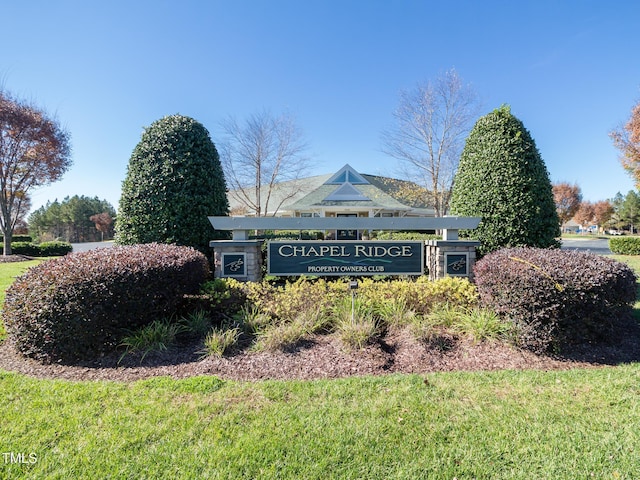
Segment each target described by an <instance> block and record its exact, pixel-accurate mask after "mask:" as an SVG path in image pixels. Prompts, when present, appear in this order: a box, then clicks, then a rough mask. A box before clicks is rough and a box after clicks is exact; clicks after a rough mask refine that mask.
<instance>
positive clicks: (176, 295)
mask: <svg viewBox="0 0 640 480" xmlns="http://www.w3.org/2000/svg"><path fill="white" fill-rule="evenodd" d="M208 273H209V267H208V262H207V259H206V257H205V256H204V255H203V254H202V253H200V252H198V251H197V250H195V249H193V248H190V247H180V246H175V245H165V244H144V245H133V246H126V247H114V248H107V249H98V250H92V251H89V252H81V253H72V254H69V255H66V256H65V257H61V258H58V259H54V260H49V261H46V262H43V263H41V264H39V265H37V266H35V267H33V268H32V269H30V270H28V271H27V272H26V273H25V274H23V275H22V276H20V277H18V278H17V279H16V281H15V282H14V283H13V284H12V285H11V287H9V289H8V290H7V293H6V297H5V304H4V309H3V320H4V323H5V325H6V327H7V332H8V334H9V338H10V340H11V341H12V342H13V344H14V345H15V346H16V348H17V350H18V351H19V352H21V353H22V354H23V355H25V356H28V357H32V358H35V359H37V360H40V361H42V362H47V363H48V362H54V361H60V362H76V361H79V360H91V359H94V358H96V357H98V356H100V355H102V354H105V353H108V352H110V351H112V350H114V349H115V348H116V347H117V346H118V345H119V344H120V343H121V340H122V339H123V337H124V336H125V335H127V334H129V332H131V331H134V330H136V329H138V328H141V327H144V326H146V325H149V324H151V323H152V322H153V321H154V320H156V319H158V318H167V317H170V316H171V315H173V314H174V313H175V311H176V309H177V307H178V305H179V304H180V303H181V302H182V299H183V297H184V295H185V294H194V293H197V292H198V290H199V288H200V286H201V285H202V283H203V282H204V281H205V279H206V277H207V275H208Z"/></svg>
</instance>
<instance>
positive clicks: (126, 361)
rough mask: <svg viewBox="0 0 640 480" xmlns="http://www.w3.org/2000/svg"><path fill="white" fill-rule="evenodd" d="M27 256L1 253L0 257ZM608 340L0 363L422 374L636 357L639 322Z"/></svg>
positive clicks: (47, 372) (8, 348) (129, 370)
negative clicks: (560, 345) (546, 350)
mask: <svg viewBox="0 0 640 480" xmlns="http://www.w3.org/2000/svg"><path fill="white" fill-rule="evenodd" d="M24 260H30V258H29V257H25V256H22V255H10V256H6V257H4V256H0V262H11V261H24ZM614 337H615V338H613V337H612V338H611V339H609V340H608V341H605V342H601V343H588V344H580V345H571V346H568V347H566V348H565V351H564V352H563V353H562V354H561V355H536V354H534V353H532V352H529V351H526V350H521V349H518V348H515V347H513V346H510V345H506V344H503V343H499V342H488V341H485V342H473V341H471V340H467V339H455V338H440V339H438V340H437V341H435V342H432V343H430V344H425V343H422V342H419V341H417V340H415V339H414V338H413V337H412V336H411V334H410V333H409V332H408V331H407V329H391V330H390V331H388V332H387V333H386V334H385V335H384V336H383V337H382V338H380V339H379V340H378V341H377V342H375V343H373V344H371V345H368V346H367V347H365V348H363V349H360V350H348V349H345V347H344V345H343V344H342V342H341V341H340V340H339V339H338V338H337V337H336V336H335V335H312V336H310V337H309V338H307V339H305V340H303V341H301V342H298V344H296V345H294V346H292V347H290V348H288V349H286V350H283V351H276V352H248V351H246V350H238V351H235V352H233V351H232V352H230V353H229V354H227V355H225V356H224V357H222V358H216V357H206V358H203V357H202V354H201V353H200V352H201V351H202V349H203V343H202V341H200V342H192V343H189V344H182V345H178V346H174V347H171V348H169V349H168V350H166V351H163V352H151V353H149V354H147V355H146V356H145V357H144V358H142V355H141V354H129V355H126V356H125V357H124V358H123V359H122V361H120V357H121V355H122V352H115V353H113V354H111V355H108V356H105V357H103V358H100V359H97V360H96V361H93V362H86V363H84V364H80V365H65V364H59V363H56V364H49V365H45V364H42V363H40V362H38V361H36V360H33V359H30V358H26V357H24V356H22V355H21V354H19V353H18V352H17V351H16V350H15V349H14V348H13V345H12V344H11V342H10V341H9V340H5V341H3V342H2V343H0V369H3V370H7V371H12V372H19V373H22V374H25V375H29V376H32V377H36V378H47V379H53V378H59V379H66V380H77V381H80V380H111V381H125V382H127V381H135V380H140V379H145V378H151V377H157V376H169V377H173V378H185V377H191V376H196V375H215V376H217V377H219V378H223V379H230V380H264V379H280V380H281V379H306V380H308V379H316V378H342V377H350V376H363V375H386V374H392V373H416V374H427V373H433V372H450V371H494V370H507V369H508V370H566V369H571V368H594V367H598V366H604V365H618V364H623V363H631V362H640V324H639V323H638V321H636V320H635V319H629V320H628V321H627V322H625V324H624V325H623V327H622V328H621V331H619V332H617V333H616V334H615V336H614Z"/></svg>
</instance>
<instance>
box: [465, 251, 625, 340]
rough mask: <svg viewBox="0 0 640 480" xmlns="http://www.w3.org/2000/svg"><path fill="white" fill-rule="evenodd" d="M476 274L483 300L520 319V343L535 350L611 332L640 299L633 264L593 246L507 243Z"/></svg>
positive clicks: (501, 312) (484, 303) (601, 335)
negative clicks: (589, 248)
mask: <svg viewBox="0 0 640 480" xmlns="http://www.w3.org/2000/svg"><path fill="white" fill-rule="evenodd" d="M474 274H475V282H476V285H477V288H478V293H479V295H480V303H481V304H482V305H483V306H486V307H488V308H491V309H493V310H495V311H496V312H497V313H498V314H500V315H501V316H503V317H505V318H508V319H510V320H511V321H512V322H514V323H515V324H516V326H517V327H518V328H517V330H518V342H519V344H520V345H521V346H523V347H525V348H527V349H530V350H533V351H535V352H544V351H547V350H549V349H550V347H561V346H562V343H563V342H579V341H584V340H600V339H603V338H606V337H607V336H608V335H610V334H611V333H612V331H613V330H614V329H615V327H616V326H617V324H620V323H621V320H623V319H625V318H626V316H627V315H629V314H630V313H631V310H632V305H633V303H634V302H635V299H636V276H635V274H634V272H633V271H632V270H631V268H630V267H629V266H627V265H626V264H624V263H621V262H618V261H615V260H613V259H611V258H608V257H604V256H601V255H596V254H592V253H588V252H580V251H569V250H559V249H542V248H507V249H502V250H498V251H496V252H493V253H491V254H489V255H486V256H485V257H484V258H482V259H481V260H480V261H478V262H477V263H476V266H475V269H474Z"/></svg>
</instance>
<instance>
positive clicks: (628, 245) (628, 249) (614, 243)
mask: <svg viewBox="0 0 640 480" xmlns="http://www.w3.org/2000/svg"><path fill="white" fill-rule="evenodd" d="M609 250H611V251H612V252H613V253H615V254H617V255H640V237H615V238H610V239H609Z"/></svg>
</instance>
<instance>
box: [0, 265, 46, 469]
mask: <svg viewBox="0 0 640 480" xmlns="http://www.w3.org/2000/svg"><path fill="white" fill-rule="evenodd" d="M40 262H41V260H30V261H28V262H8V263H0V305H3V304H4V292H5V290H6V289H7V287H8V286H9V285H11V284H12V283H13V280H14V279H15V278H16V277H17V276H19V275H21V274H22V273H24V272H25V271H26V270H27V269H28V268H30V267H33V266H34V265H37V264H38V263H40ZM5 336H6V331H5V328H4V323H3V322H2V318H0V342H2V341H3V340H4V338H5ZM0 453H1V452H0ZM0 460H1V459H0Z"/></svg>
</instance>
